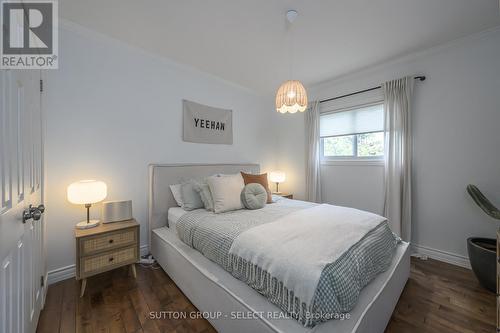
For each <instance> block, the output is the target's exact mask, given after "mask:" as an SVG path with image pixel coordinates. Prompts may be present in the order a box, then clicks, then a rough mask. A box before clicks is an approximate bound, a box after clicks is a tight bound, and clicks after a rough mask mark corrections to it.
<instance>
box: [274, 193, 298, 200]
mask: <svg viewBox="0 0 500 333" xmlns="http://www.w3.org/2000/svg"><path fill="white" fill-rule="evenodd" d="M273 194H274V195H279V196H280V197H283V198H287V199H293V194H291V193H279V194H277V193H273Z"/></svg>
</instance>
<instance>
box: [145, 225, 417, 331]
mask: <svg viewBox="0 0 500 333" xmlns="http://www.w3.org/2000/svg"><path fill="white" fill-rule="evenodd" d="M152 253H153V255H154V256H155V258H156V259H157V260H158V262H159V263H160V265H161V266H162V267H163V269H164V270H165V271H166V272H167V274H169V275H170V277H171V278H172V279H173V280H174V281H175V282H176V284H177V285H178V286H179V288H181V290H182V291H183V292H184V293H185V294H186V296H187V297H188V298H189V299H190V300H191V301H192V303H193V304H194V305H195V306H196V307H197V308H198V309H200V311H217V312H221V313H223V314H224V315H226V314H228V316H229V317H224V316H223V317H221V318H208V319H209V321H210V322H211V323H212V325H214V327H215V328H216V329H217V330H219V331H221V332H232V331H236V330H238V331H240V332H255V331H259V332H291V333H303V332H360V333H361V332H363V333H365V332H383V330H384V328H385V326H386V325H387V322H388V320H389V318H390V316H391V314H392V311H393V309H394V306H395V304H396V303H397V300H398V298H399V295H400V294H401V291H402V289H403V287H404V285H405V283H406V280H407V278H408V275H409V246H408V243H405V242H402V243H401V244H399V245H398V247H397V249H396V253H395V255H394V258H393V261H392V263H391V266H390V267H389V269H388V270H387V271H385V272H383V273H381V274H379V275H378V276H377V277H376V278H375V279H374V280H373V281H372V282H371V283H370V284H369V285H367V286H366V287H365V288H364V289H363V290H362V292H361V294H360V297H359V299H358V302H357V304H356V306H355V308H354V309H353V310H352V311H351V312H350V318H349V319H348V320H330V321H328V322H325V323H323V324H320V325H318V326H316V327H314V329H312V330H311V329H307V328H304V327H302V326H301V325H300V324H299V323H298V322H297V321H296V320H294V319H289V318H280V317H279V316H278V318H276V317H273V316H271V317H269V316H262V317H260V316H256V317H252V318H251V320H249V319H243V320H234V318H233V313H234V312H235V311H249V312H251V313H257V314H277V313H280V312H281V311H280V310H279V308H277V307H276V306H275V305H273V304H272V303H270V302H269V301H268V300H267V299H266V298H265V297H264V296H262V295H260V294H259V293H258V292H256V291H255V290H253V289H252V288H250V287H249V286H247V285H246V284H245V283H243V282H241V281H239V280H238V279H236V278H234V277H233V276H231V274H229V273H227V272H226V271H225V270H224V269H222V268H221V267H220V266H218V265H217V264H215V263H213V262H211V261H210V260H209V259H207V258H205V257H204V256H203V255H202V254H201V253H199V252H198V251H196V250H194V249H192V248H191V247H189V246H188V245H186V244H184V243H183V242H182V241H181V240H180V239H179V238H178V237H177V235H176V232H175V230H172V229H171V228H158V229H155V230H153V239H152Z"/></svg>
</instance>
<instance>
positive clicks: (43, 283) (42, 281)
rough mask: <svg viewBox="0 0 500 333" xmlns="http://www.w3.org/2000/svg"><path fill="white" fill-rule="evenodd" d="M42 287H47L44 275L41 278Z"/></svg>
mask: <svg viewBox="0 0 500 333" xmlns="http://www.w3.org/2000/svg"><path fill="white" fill-rule="evenodd" d="M40 286H41V287H43V286H45V279H44V278H43V275H42V276H40Z"/></svg>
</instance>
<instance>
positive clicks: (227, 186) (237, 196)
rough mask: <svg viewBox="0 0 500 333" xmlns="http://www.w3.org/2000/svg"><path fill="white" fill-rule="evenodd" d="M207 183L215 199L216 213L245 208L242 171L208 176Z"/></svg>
mask: <svg viewBox="0 0 500 333" xmlns="http://www.w3.org/2000/svg"><path fill="white" fill-rule="evenodd" d="M207 184H208V186H209V187H210V192H211V193H212V198H213V200H214V212H215V213H223V212H228V211H231V210H237V209H243V203H242V202H241V191H242V190H243V187H245V182H244V181H243V177H242V176H241V174H240V173H238V174H234V175H219V176H212V177H208V178H207Z"/></svg>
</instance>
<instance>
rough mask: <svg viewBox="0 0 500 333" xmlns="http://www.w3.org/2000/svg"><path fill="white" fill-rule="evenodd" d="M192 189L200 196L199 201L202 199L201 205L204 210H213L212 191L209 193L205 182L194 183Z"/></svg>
mask: <svg viewBox="0 0 500 333" xmlns="http://www.w3.org/2000/svg"><path fill="white" fill-rule="evenodd" d="M194 190H195V191H196V192H198V194H199V195H200V197H201V201H203V205H204V206H205V209H206V210H210V211H213V210H214V199H213V198H212V193H210V187H209V186H208V184H206V183H202V184H195V185H194Z"/></svg>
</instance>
